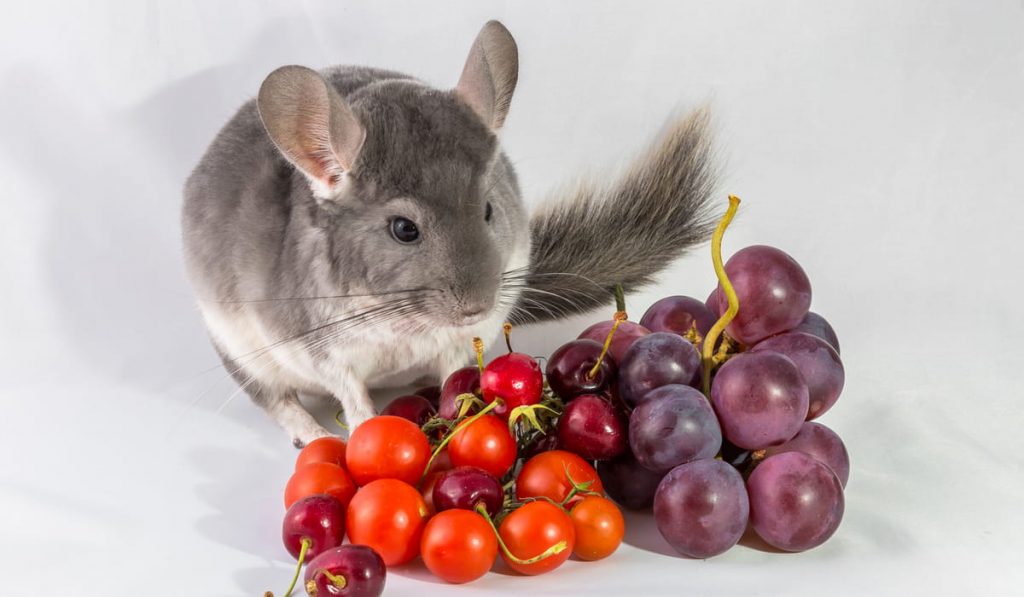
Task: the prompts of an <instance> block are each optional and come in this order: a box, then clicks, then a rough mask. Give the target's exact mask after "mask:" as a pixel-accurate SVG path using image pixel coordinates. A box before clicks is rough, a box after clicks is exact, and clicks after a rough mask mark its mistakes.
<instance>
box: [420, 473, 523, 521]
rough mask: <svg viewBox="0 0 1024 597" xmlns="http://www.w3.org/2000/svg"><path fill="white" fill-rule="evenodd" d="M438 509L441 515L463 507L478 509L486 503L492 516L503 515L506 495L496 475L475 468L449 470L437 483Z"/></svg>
mask: <svg viewBox="0 0 1024 597" xmlns="http://www.w3.org/2000/svg"><path fill="white" fill-rule="evenodd" d="M433 498H434V508H436V509H437V511H438V512H441V511H443V510H451V509H453V508H459V509H461V510H474V509H475V508H476V505H477V504H481V503H482V504H483V505H484V507H485V508H487V512H488V513H490V515H491V516H497V515H498V513H499V512H501V505H502V502H503V501H504V499H505V492H504V490H503V489H502V487H501V482H500V481H498V480H497V479H496V478H494V475H492V474H490V473H488V472H487V471H485V470H483V469H479V468H477V467H475V466H459V467H456V468H453V469H451V470H447V471H445V472H443V473H441V474H440V476H438V478H437V481H435V482H434V491H433Z"/></svg>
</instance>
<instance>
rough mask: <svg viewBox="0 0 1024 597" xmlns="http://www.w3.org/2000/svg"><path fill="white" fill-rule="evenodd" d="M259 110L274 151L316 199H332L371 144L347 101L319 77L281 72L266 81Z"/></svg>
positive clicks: (303, 71) (295, 70)
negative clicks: (303, 179)
mask: <svg viewBox="0 0 1024 597" xmlns="http://www.w3.org/2000/svg"><path fill="white" fill-rule="evenodd" d="M256 105H257V106H258V108H259V112H260V118H261V119H262V120H263V126H264V127H265V128H266V129H267V133H268V134H269V135H270V138H271V139H272V140H273V141H274V145H276V146H277V148H278V149H279V150H280V151H281V153H282V154H284V156H285V157H286V158H288V161H290V162H291V163H292V164H295V167H296V168H298V169H299V170H301V171H302V173H303V174H305V175H306V177H307V178H308V179H309V183H310V188H312V190H313V193H314V194H315V195H316V196H317V197H320V198H322V199H330V198H333V197H334V196H335V195H336V194H337V189H338V186H339V184H340V183H341V181H342V180H343V178H344V174H345V172H347V171H350V170H352V167H353V166H354V165H355V162H356V157H357V156H358V155H359V149H360V148H361V147H362V146H363V141H364V140H365V139H366V130H365V129H364V128H363V126H362V125H361V124H360V123H359V121H358V120H356V117H355V115H354V114H352V110H351V109H350V108H349V107H348V104H346V103H345V100H344V99H342V97H341V96H340V95H339V94H338V92H337V91H335V90H334V89H333V88H332V87H331V86H330V85H329V84H328V83H327V81H325V80H324V78H323V77H321V76H320V74H319V73H317V72H316V71H314V70H312V69H308V68H306V67H304V66H282V67H281V68H279V69H277V70H275V71H274V72H272V73H270V75H269V76H267V78H266V80H265V81H263V85H261V86H260V94H259V97H258V98H257V100H256Z"/></svg>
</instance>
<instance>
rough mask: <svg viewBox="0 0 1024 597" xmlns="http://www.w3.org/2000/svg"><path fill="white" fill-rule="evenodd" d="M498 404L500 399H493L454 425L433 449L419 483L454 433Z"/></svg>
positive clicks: (500, 401)
mask: <svg viewBox="0 0 1024 597" xmlns="http://www.w3.org/2000/svg"><path fill="white" fill-rule="evenodd" d="M500 404H502V400H501V398H495V399H494V402H492V403H490V404H488V405H487V406H485V407H484V408H483V409H481V410H480V412H478V413H476V414H475V415H473V416H472V417H470V418H468V419H466V420H464V421H462V422H461V423H459V424H458V425H456V426H455V427H454V428H452V430H451V431H449V432H448V435H445V436H444V439H442V440H441V443H439V444H437V447H436V448H434V453H433V454H431V455H430V460H428V461H427V466H426V467H425V468H424V469H423V475H421V476H420V483H423V480H424V479H426V478H427V473H429V472H430V466H431V465H433V464H434V459H436V458H437V455H438V454H440V453H441V450H444V448H445V446H447V445H448V442H450V441H451V440H452V438H453V437H455V434H456V433H458V432H459V431H461V430H462V428H463V427H465V426H467V425H472V424H473V421H476V420H477V419H479V418H480V417H482V416H484V415H486V414H487V413H489V412H491V411H492V410H494V409H495V408H497V407H498V405H500Z"/></svg>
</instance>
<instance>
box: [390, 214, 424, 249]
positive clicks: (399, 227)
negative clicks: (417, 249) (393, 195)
mask: <svg viewBox="0 0 1024 597" xmlns="http://www.w3.org/2000/svg"><path fill="white" fill-rule="evenodd" d="M391 236H393V237H395V240H397V241H398V242H400V243H406V244H409V243H414V242H416V241H417V240H419V238H420V229H419V228H417V227H416V222H413V221H412V220H409V219H407V218H392V220H391Z"/></svg>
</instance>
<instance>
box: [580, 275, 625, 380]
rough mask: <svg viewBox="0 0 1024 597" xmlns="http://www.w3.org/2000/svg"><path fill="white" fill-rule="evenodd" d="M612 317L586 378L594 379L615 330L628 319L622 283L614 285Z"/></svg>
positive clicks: (610, 344)
mask: <svg viewBox="0 0 1024 597" xmlns="http://www.w3.org/2000/svg"><path fill="white" fill-rule="evenodd" d="M612 319H613V323H612V329H610V330H608V335H607V336H606V337H605V339H604V347H602V348H601V354H600V355H598V357H597V362H596V363H594V366H593V367H592V368H591V369H590V371H587V379H594V377H595V376H596V375H597V372H598V371H600V370H601V362H602V361H604V357H605V356H606V355H607V354H608V349H609V348H611V346H612V338H613V337H615V330H617V329H619V324H620V323H622V322H623V321H626V320H627V319H629V315H627V314H626V295H625V293H624V292H623V291H622V284H616V285H615V315H612Z"/></svg>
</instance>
